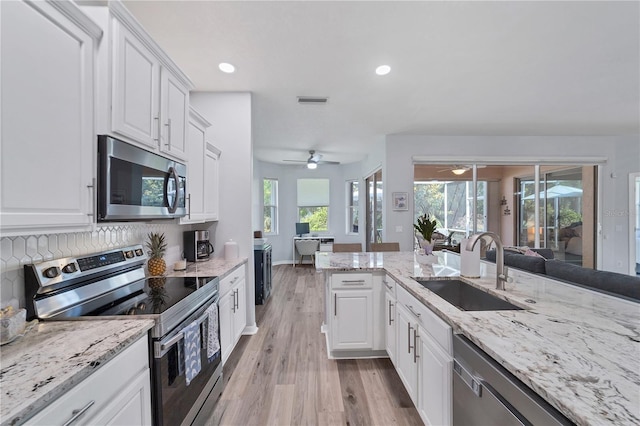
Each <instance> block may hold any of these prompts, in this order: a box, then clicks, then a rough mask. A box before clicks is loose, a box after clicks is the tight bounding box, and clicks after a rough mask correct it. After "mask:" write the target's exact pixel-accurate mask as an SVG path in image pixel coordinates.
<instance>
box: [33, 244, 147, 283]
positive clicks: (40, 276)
mask: <svg viewBox="0 0 640 426" xmlns="http://www.w3.org/2000/svg"><path fill="white" fill-rule="evenodd" d="M146 260H147V255H146V253H145V252H144V250H143V248H142V245H135V246H131V247H124V248H120V249H115V250H109V251H105V252H102V253H95V254H90V255H83V256H78V257H67V258H64V259H55V260H47V261H45V262H42V263H39V264H33V265H27V266H25V267H26V268H32V270H33V272H34V274H33V275H34V276H35V277H36V278H37V280H38V282H39V285H40V287H46V286H51V285H54V284H59V283H64V282H65V281H71V280H76V279H78V278H82V277H83V276H86V275H91V274H94V273H96V272H101V271H106V270H109V269H110V268H119V267H121V266H126V265H129V264H140V266H142V265H143V264H144V262H145V261H146Z"/></svg>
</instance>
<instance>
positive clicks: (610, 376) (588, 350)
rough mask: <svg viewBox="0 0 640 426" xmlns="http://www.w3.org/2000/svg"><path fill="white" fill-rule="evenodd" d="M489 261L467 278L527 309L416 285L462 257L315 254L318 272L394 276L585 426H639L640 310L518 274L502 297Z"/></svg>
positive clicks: (456, 265) (452, 270) (451, 273)
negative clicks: (487, 304)
mask: <svg viewBox="0 0 640 426" xmlns="http://www.w3.org/2000/svg"><path fill="white" fill-rule="evenodd" d="M481 263H482V264H481V277H480V278H479V279H466V281H467V282H468V283H470V284H472V285H473V286H475V287H478V288H481V289H482V290H484V291H487V292H489V293H491V294H493V295H496V296H498V297H500V298H502V299H505V300H508V301H510V302H511V303H513V304H515V305H518V306H520V307H522V308H524V309H523V310H506V311H461V310H459V309H457V308H456V307H454V306H453V305H451V304H449V303H448V302H446V301H445V300H444V299H442V298H440V297H439V296H437V295H436V294H434V293H432V292H431V291H429V290H427V289H426V288H424V287H422V286H421V285H420V284H419V283H418V282H416V281H415V280H413V278H414V277H415V278H431V277H456V276H458V275H459V270H460V257H459V255H457V254H454V253H449V252H437V253H435V254H434V255H432V256H421V255H417V254H415V253H413V252H408V253H406V252H405V253H391V252H387V253H334V254H330V253H318V255H317V257H316V268H317V269H318V270H320V271H325V273H327V274H329V273H334V272H341V271H346V272H353V271H384V272H386V274H387V275H389V276H390V277H391V278H392V279H393V280H394V281H395V282H396V283H397V284H398V285H400V286H402V287H403V288H404V289H406V290H407V291H408V292H409V293H411V295H413V296H415V297H416V298H417V299H418V300H419V301H420V302H422V303H423V304H424V305H425V306H427V307H428V308H429V309H430V310H431V311H432V312H434V313H435V314H436V315H437V316H438V317H439V318H441V319H442V320H443V321H444V322H446V323H447V324H449V325H450V326H451V327H452V329H453V333H457V334H462V335H464V336H465V337H466V338H468V339H469V340H471V341H472V342H473V343H474V344H476V345H477V346H478V347H479V348H481V349H482V350H483V351H484V352H486V353H487V354H488V355H489V356H491V357H492V358H493V359H494V360H495V361H497V362H498V363H499V364H500V365H502V366H503V367H504V368H506V369H507V370H508V371H509V372H511V373H512V374H513V375H514V376H516V377H517V378H518V379H519V380H521V381H522V382H523V383H524V384H526V385H527V386H528V387H529V388H530V389H532V390H533V391H535V392H536V393H537V394H538V395H540V396H541V397H542V398H543V399H544V400H546V401H547V402H549V403H550V404H551V405H552V406H553V407H555V408H556V409H558V410H559V411H560V412H561V413H563V414H564V415H565V416H566V417H567V418H569V419H570V420H571V421H573V422H575V423H576V424H579V425H603V424H616V425H621V424H629V425H631V424H639V423H640V306H639V305H638V304H637V303H633V302H629V301H626V300H622V299H618V298H615V297H611V296H608V295H603V294H601V293H596V292H592V291H589V290H586V289H583V288H579V287H576V286H572V285H569V284H565V283H562V282H559V281H555V280H552V279H549V278H545V277H541V276H537V275H533V274H528V273H525V272H519V271H515V270H514V269H511V270H510V271H511V275H512V276H513V278H514V282H513V283H509V284H507V285H506V291H498V290H495V265H493V264H488V263H484V262H481ZM327 304H328V301H326V304H325V312H328V309H327V308H328V306H327ZM326 320H327V318H326V317H325V324H326Z"/></svg>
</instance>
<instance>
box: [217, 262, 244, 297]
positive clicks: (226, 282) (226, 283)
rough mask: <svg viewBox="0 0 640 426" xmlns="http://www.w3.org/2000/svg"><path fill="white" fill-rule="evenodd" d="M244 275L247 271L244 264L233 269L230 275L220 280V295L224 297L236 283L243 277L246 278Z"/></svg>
mask: <svg viewBox="0 0 640 426" xmlns="http://www.w3.org/2000/svg"><path fill="white" fill-rule="evenodd" d="M244 277H245V273H244V264H243V265H240V266H239V267H238V268H236V269H234V270H233V271H231V272H230V273H229V275H227V276H226V277H224V278H222V279H221V280H220V296H221V297H222V296H224V295H225V294H227V293H228V292H229V291H230V290H231V289H232V288H233V286H234V285H236V284H237V283H238V281H240V280H241V279H244Z"/></svg>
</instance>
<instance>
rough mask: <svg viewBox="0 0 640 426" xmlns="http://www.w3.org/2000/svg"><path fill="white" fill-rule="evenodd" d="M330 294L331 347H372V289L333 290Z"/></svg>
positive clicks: (338, 348) (333, 348)
mask: <svg viewBox="0 0 640 426" xmlns="http://www.w3.org/2000/svg"><path fill="white" fill-rule="evenodd" d="M331 295H332V299H333V300H332V302H333V316H332V317H331V340H332V344H331V349H332V350H343V349H373V290H371V289H368V290H334V291H332V292H331Z"/></svg>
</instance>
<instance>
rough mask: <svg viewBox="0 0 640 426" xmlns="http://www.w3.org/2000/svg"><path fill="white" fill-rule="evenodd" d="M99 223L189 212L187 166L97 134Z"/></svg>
mask: <svg viewBox="0 0 640 426" xmlns="http://www.w3.org/2000/svg"><path fill="white" fill-rule="evenodd" d="M97 176H98V185H97V192H98V218H97V220H98V221H99V222H107V221H124V220H126V221H131V220H151V219H172V218H175V217H182V216H184V215H185V214H186V207H185V199H186V197H185V194H186V185H187V178H186V176H187V167H186V166H185V165H184V164H182V163H179V162H177V161H174V160H171V159H169V158H166V157H163V156H160V155H158V154H154V153H152V152H149V151H145V150H144V149H141V148H138V147H136V146H133V145H130V144H128V143H126V142H123V141H120V140H118V139H114V138H112V137H110V136H106V135H100V136H98V174H97Z"/></svg>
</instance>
